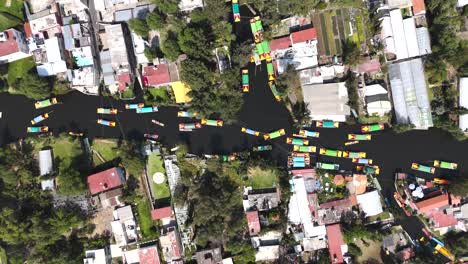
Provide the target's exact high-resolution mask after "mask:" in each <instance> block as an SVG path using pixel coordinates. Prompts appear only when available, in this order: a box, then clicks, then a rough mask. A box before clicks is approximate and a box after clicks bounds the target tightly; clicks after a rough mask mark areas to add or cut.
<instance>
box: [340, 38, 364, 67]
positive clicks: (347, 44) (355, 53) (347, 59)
mask: <svg viewBox="0 0 468 264" xmlns="http://www.w3.org/2000/svg"><path fill="white" fill-rule="evenodd" d="M360 60H361V50H360V49H359V46H358V44H356V43H355V42H353V41H352V40H350V39H348V40H346V41H343V63H344V64H347V65H351V66H354V65H356V64H359V61H360Z"/></svg>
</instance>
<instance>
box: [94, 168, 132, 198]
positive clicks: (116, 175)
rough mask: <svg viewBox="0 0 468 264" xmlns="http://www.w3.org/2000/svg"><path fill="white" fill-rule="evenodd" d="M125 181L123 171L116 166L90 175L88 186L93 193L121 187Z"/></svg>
mask: <svg viewBox="0 0 468 264" xmlns="http://www.w3.org/2000/svg"><path fill="white" fill-rule="evenodd" d="M124 182H125V176H124V175H123V171H122V170H121V169H119V168H115V167H114V168H112V169H108V170H105V171H101V172H99V173H96V174H93V175H90V176H88V188H89V192H90V193H91V194H92V195H94V194H97V193H100V192H104V191H107V190H110V189H113V188H116V187H120V186H122V184H123V183H124Z"/></svg>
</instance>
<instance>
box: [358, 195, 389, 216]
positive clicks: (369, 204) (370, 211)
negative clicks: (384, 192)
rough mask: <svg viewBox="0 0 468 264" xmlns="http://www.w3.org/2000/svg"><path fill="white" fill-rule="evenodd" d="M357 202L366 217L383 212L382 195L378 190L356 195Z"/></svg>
mask: <svg viewBox="0 0 468 264" xmlns="http://www.w3.org/2000/svg"><path fill="white" fill-rule="evenodd" d="M356 199H357V202H358V204H359V206H360V207H361V210H362V211H363V212H364V213H365V214H366V217H369V216H374V215H378V214H380V213H382V212H383V209H382V204H381V202H380V195H379V193H378V192H377V191H372V192H367V193H363V194H360V195H357V196H356Z"/></svg>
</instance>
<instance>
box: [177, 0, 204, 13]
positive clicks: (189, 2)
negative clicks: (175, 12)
mask: <svg viewBox="0 0 468 264" xmlns="http://www.w3.org/2000/svg"><path fill="white" fill-rule="evenodd" d="M203 6H204V5H203V0H181V1H180V2H179V9H180V11H182V12H187V11H191V10H193V9H195V8H199V7H203Z"/></svg>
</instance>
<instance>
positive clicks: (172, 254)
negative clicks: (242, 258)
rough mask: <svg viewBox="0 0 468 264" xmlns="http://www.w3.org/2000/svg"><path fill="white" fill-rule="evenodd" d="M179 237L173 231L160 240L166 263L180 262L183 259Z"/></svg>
mask: <svg viewBox="0 0 468 264" xmlns="http://www.w3.org/2000/svg"><path fill="white" fill-rule="evenodd" d="M177 236H178V234H177V231H176V230H172V231H169V232H167V233H166V234H165V235H163V236H161V237H160V238H159V243H160V245H161V249H162V253H163V254H164V259H165V260H166V262H170V261H174V260H178V259H180V257H181V248H180V244H179V241H178V237H177Z"/></svg>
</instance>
